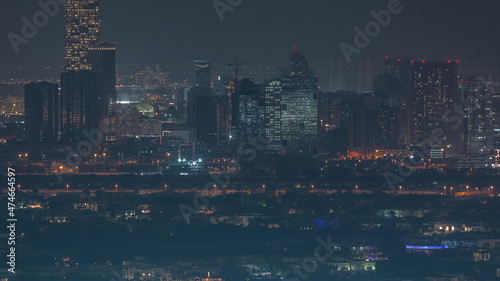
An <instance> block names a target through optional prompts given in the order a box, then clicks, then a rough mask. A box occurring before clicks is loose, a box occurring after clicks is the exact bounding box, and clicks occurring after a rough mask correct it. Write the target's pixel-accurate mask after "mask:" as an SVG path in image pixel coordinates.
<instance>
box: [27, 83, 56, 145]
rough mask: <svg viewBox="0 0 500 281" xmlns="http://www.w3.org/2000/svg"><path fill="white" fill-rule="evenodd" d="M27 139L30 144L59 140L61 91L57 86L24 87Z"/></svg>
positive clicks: (29, 85)
mask: <svg viewBox="0 0 500 281" xmlns="http://www.w3.org/2000/svg"><path fill="white" fill-rule="evenodd" d="M24 95H25V103H24V107H25V110H24V112H25V114H26V121H25V124H26V138H27V140H28V142H29V143H30V144H35V143H41V142H44V143H46V142H51V141H55V140H57V138H58V131H59V89H58V85H57V84H52V83H47V82H41V83H30V84H26V85H25V87H24Z"/></svg>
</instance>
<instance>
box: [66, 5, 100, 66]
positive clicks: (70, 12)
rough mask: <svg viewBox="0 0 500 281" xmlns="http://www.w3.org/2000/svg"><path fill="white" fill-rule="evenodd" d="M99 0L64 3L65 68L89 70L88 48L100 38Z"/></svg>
mask: <svg viewBox="0 0 500 281" xmlns="http://www.w3.org/2000/svg"><path fill="white" fill-rule="evenodd" d="M99 2H100V0H68V1H67V2H66V4H65V9H66V11H65V19H66V35H65V45H66V48H65V49H66V50H65V56H64V61H65V70H66V71H71V70H90V69H91V66H90V63H89V61H88V49H89V47H90V46H93V45H96V44H97V43H98V42H99V39H100V33H101V19H100V3H99Z"/></svg>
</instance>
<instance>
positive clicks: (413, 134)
mask: <svg viewBox="0 0 500 281" xmlns="http://www.w3.org/2000/svg"><path fill="white" fill-rule="evenodd" d="M411 79H412V87H411V91H410V98H409V102H408V112H409V122H408V125H409V141H410V143H412V144H414V145H417V146H418V145H420V144H421V143H422V142H425V141H431V140H434V139H435V138H436V136H434V135H433V132H435V131H436V130H442V131H443V132H444V136H443V137H444V138H442V141H441V143H437V142H435V141H434V145H436V146H442V147H446V155H447V156H448V157H462V156H463V154H464V143H465V140H464V124H463V123H464V122H459V123H457V122H451V121H450V120H451V119H450V118H451V117H453V116H458V115H460V112H459V111H460V110H458V112H457V110H456V109H454V107H453V106H454V105H455V104H458V105H462V104H463V103H462V97H461V93H460V91H459V89H458V62H426V61H422V62H414V64H413V67H412V78H411Z"/></svg>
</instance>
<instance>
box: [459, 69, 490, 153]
mask: <svg viewBox="0 0 500 281" xmlns="http://www.w3.org/2000/svg"><path fill="white" fill-rule="evenodd" d="M460 89H461V90H462V93H463V96H464V98H465V105H466V106H465V118H466V120H467V124H466V125H467V128H466V133H467V137H466V140H467V142H466V143H467V146H466V148H467V156H469V157H474V156H480V155H481V154H486V153H489V152H490V150H491V149H493V138H494V136H495V132H494V129H495V128H494V127H495V126H494V119H495V110H494V99H493V87H492V85H491V82H487V81H480V80H478V79H477V78H476V77H469V78H467V79H463V80H462V81H460Z"/></svg>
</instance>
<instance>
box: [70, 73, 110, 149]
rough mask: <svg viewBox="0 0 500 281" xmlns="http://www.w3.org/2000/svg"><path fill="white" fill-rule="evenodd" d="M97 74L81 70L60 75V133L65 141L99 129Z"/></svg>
mask: <svg viewBox="0 0 500 281" xmlns="http://www.w3.org/2000/svg"><path fill="white" fill-rule="evenodd" d="M98 81H99V80H98V73H97V72H93V71H89V70H81V71H68V72H63V73H61V132H62V138H63V140H65V141H70V140H74V139H75V138H78V137H80V136H82V134H83V130H87V131H90V130H92V129H95V128H99V122H100V121H102V120H99V118H100V116H99V115H98V112H99V108H98V104H99V103H98V102H97V94H98V91H97V89H98V88H99V87H98Z"/></svg>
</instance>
